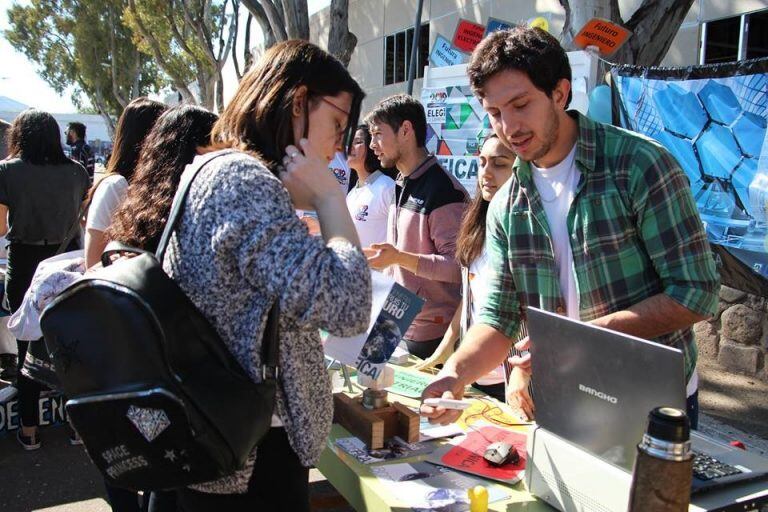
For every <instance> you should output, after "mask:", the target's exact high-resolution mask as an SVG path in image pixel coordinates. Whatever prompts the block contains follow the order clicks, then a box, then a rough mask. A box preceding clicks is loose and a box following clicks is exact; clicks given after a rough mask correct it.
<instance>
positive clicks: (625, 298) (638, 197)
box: [422, 28, 719, 426]
mask: <svg viewBox="0 0 768 512" xmlns="http://www.w3.org/2000/svg"><path fill="white" fill-rule="evenodd" d="M468 74H469V77H470V83H471V84H472V88H473V90H474V91H475V94H476V95H477V96H478V97H479V98H480V100H481V101H482V103H483V108H484V109H485V110H486V111H487V112H488V114H489V117H490V120H491V125H492V127H493V129H494V131H495V132H496V134H497V135H498V137H499V139H501V140H502V141H503V142H504V143H505V144H507V145H508V146H509V147H510V148H511V149H512V150H513V151H515V153H517V155H518V158H517V161H516V162H515V165H514V167H513V173H512V177H511V178H510V180H509V181H508V182H507V183H506V184H505V185H504V186H503V187H502V188H501V189H500V190H499V192H498V193H497V194H496V196H495V197H494V199H493V201H492V202H491V204H490V206H489V210H488V216H487V230H486V240H485V243H486V247H487V249H488V253H489V259H490V266H491V267H492V268H493V269H494V271H493V273H492V274H491V275H489V276H487V277H486V278H487V286H488V295H487V298H486V302H485V303H484V304H483V306H482V309H481V313H480V318H479V320H478V322H477V324H476V325H475V326H473V327H472V328H471V329H470V331H469V332H468V334H467V336H466V339H465V340H464V341H463V343H462V345H461V347H460V348H459V350H458V351H457V352H456V353H455V354H454V355H453V356H452V357H451V358H450V359H449V360H448V361H447V362H446V364H445V366H444V367H443V369H442V370H441V371H440V373H439V375H438V378H437V379H436V380H435V382H433V383H432V384H431V385H430V386H429V387H428V388H427V389H426V390H425V391H424V395H423V396H424V397H425V398H426V397H444V398H456V397H460V396H461V395H462V394H463V390H464V387H465V386H466V385H467V384H470V383H471V382H473V381H474V380H475V379H477V378H478V377H480V376H482V375H484V374H485V373H487V372H488V371H490V370H491V369H493V368H494V367H496V366H498V365H499V363H500V362H501V361H503V360H504V359H505V358H506V356H507V352H508V350H509V347H510V344H511V340H513V339H515V338H516V337H517V335H518V334H519V331H520V328H521V325H522V323H523V321H524V319H525V308H526V307H528V306H535V307H538V308H542V309H545V310H547V311H551V312H556V313H559V314H563V315H567V316H570V317H572V318H575V319H580V320H582V321H589V322H591V323H593V324H595V325H598V326H601V327H605V328H607V329H612V330H615V331H620V332H624V333H627V334H631V335H634V336H638V337H641V338H645V339H650V340H654V341H657V342H659V343H664V344H666V345H669V346H673V347H675V348H679V349H681V350H682V351H683V354H684V357H685V371H686V382H689V386H688V388H689V389H688V392H689V400H688V412H689V416H690V417H691V423H692V425H694V426H695V424H696V421H697V410H698V401H697V393H696V383H695V378H694V376H695V367H696V344H695V341H694V337H693V332H692V329H691V327H692V326H693V324H694V323H696V322H698V321H701V320H704V319H706V318H707V317H710V316H711V315H713V314H714V313H715V311H716V308H717V302H718V290H719V278H718V275H717V271H716V269H715V262H714V258H713V256H712V253H711V250H710V247H709V243H708V242H707V237H706V233H705V231H704V228H703V226H702V224H701V221H700V219H699V216H698V212H697V210H696V205H695V203H694V200H693V197H692V195H691V191H690V187H689V184H688V179H687V177H686V175H685V173H684V172H683V171H682V169H681V168H680V166H679V165H678V163H677V162H676V161H675V159H674V158H673V157H672V156H671V155H670V154H669V153H668V152H667V151H666V150H665V149H664V148H663V147H662V146H661V145H659V144H658V143H656V142H655V141H653V140H651V139H648V138H645V137H642V136H640V135H638V134H635V133H631V132H628V131H625V130H622V129H619V128H616V127H613V126H609V125H603V124H599V123H595V122H593V121H591V120H590V119H588V118H586V117H584V116H582V115H580V114H578V113H577V112H575V111H567V110H566V109H567V106H568V104H569V103H570V99H571V71H570V65H569V63H568V58H567V56H566V54H565V51H564V50H563V49H562V47H561V46H560V44H559V43H558V42H557V40H556V39H555V38H553V37H552V36H551V35H549V34H548V33H546V32H544V31H541V30H539V29H530V28H514V29H510V30H508V31H503V32H496V33H494V34H492V35H490V36H488V37H486V38H485V39H484V40H483V41H482V42H481V43H480V45H479V46H478V47H477V49H476V50H475V51H474V52H473V54H472V59H471V61H470V64H469V67H468ZM534 343H535V340H534ZM527 346H528V340H527V339H525V340H523V341H522V342H520V343H518V344H517V345H516V348H520V349H527ZM511 362H512V363H513V364H514V365H515V368H514V369H513V371H512V374H511V375H510V381H509V385H508V392H507V396H508V398H509V399H510V402H511V403H513V405H518V406H520V408H521V409H522V410H523V411H524V412H526V413H527V414H528V415H529V416H532V415H533V411H534V404H533V401H532V400H531V397H530V395H529V394H528V391H527V389H528V380H529V378H530V355H526V356H524V357H516V358H513V360H511ZM692 380H693V381H692ZM422 414H424V415H426V416H429V417H430V418H431V421H433V422H439V423H443V424H445V423H448V422H451V421H455V419H457V418H458V417H459V415H460V412H457V411H451V410H444V409H442V408H433V407H428V406H422Z"/></svg>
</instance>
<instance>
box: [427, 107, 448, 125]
mask: <svg viewBox="0 0 768 512" xmlns="http://www.w3.org/2000/svg"><path fill="white" fill-rule="evenodd" d="M444 122H445V103H429V104H427V123H428V124H433V123H440V124H442V123H444Z"/></svg>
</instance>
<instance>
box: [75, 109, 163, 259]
mask: <svg viewBox="0 0 768 512" xmlns="http://www.w3.org/2000/svg"><path fill="white" fill-rule="evenodd" d="M166 108H167V107H166V106H165V105H163V104H162V103H159V102H157V101H153V100H150V99H149V98H136V99H135V100H133V101H131V102H130V103H129V104H128V106H127V107H125V110H123V113H122V114H121V115H120V119H119V120H118V121H117V128H116V129H115V143H114V145H113V147H112V156H110V158H109V162H108V163H107V172H106V175H105V176H104V178H102V179H101V180H99V181H98V182H96V183H95V184H94V185H93V187H91V190H90V192H89V193H88V198H87V199H86V205H87V209H88V213H87V216H86V224H85V266H86V268H90V267H92V266H93V265H95V264H96V263H98V262H99V258H100V257H101V253H102V251H103V250H104V247H106V245H107V239H106V237H105V236H104V232H105V231H106V230H107V228H108V227H109V225H110V224H111V222H112V215H113V214H114V212H115V210H117V208H118V206H120V203H122V201H123V199H124V198H125V194H126V191H127V190H128V185H129V183H130V182H131V180H132V179H133V174H134V172H135V170H136V164H137V162H138V161H139V154H140V152H141V147H142V144H143V143H144V139H145V138H146V136H147V134H148V133H149V131H150V130H151V129H152V127H153V126H154V125H155V122H156V121H157V119H158V118H159V117H160V115H161V114H162V113H163V112H165V110H166Z"/></svg>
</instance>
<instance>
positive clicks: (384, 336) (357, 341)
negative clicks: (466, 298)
mask: <svg viewBox="0 0 768 512" xmlns="http://www.w3.org/2000/svg"><path fill="white" fill-rule="evenodd" d="M371 282H372V285H373V300H372V301H371V302H372V304H371V319H372V321H371V323H370V324H369V326H368V330H367V331H366V332H364V333H361V334H359V335H357V336H352V337H348V338H341V337H338V336H327V337H326V338H325V340H324V341H323V348H324V350H325V354H326V355H328V356H329V357H332V358H333V359H336V360H338V361H341V362H342V363H344V364H347V365H350V366H354V367H355V368H356V369H357V371H358V372H360V373H362V374H363V375H367V376H368V377H370V378H372V379H376V378H378V377H379V376H380V375H381V371H382V369H383V368H384V366H386V364H387V361H389V358H390V357H391V356H392V353H393V352H394V351H395V348H397V345H398V344H399V343H400V340H402V338H403V335H404V334H405V332H406V331H407V330H408V327H410V325H411V322H413V319H414V318H415V317H416V315H417V314H418V313H419V311H421V307H422V306H423V305H424V300H423V299H420V298H419V297H417V296H416V295H415V294H413V293H411V292H409V291H408V290H406V289H405V288H403V287H402V286H400V285H399V284H397V283H395V281H394V280H393V279H392V278H389V277H386V276H385V275H383V274H381V273H380V272H371Z"/></svg>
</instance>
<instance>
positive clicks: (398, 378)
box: [387, 368, 432, 398]
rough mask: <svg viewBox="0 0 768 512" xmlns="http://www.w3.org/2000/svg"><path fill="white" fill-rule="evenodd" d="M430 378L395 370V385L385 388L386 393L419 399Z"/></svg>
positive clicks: (420, 374) (421, 374) (425, 375)
mask: <svg viewBox="0 0 768 512" xmlns="http://www.w3.org/2000/svg"><path fill="white" fill-rule="evenodd" d="M430 382H432V376H431V375H427V374H425V373H412V372H406V371H403V370H398V369H397V368H395V383H394V384H392V385H391V386H390V387H388V388H387V391H389V392H390V393H394V394H396V395H402V396H407V397H409V398H419V397H421V393H422V392H423V391H424V388H426V387H427V386H428V385H429V383H430Z"/></svg>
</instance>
